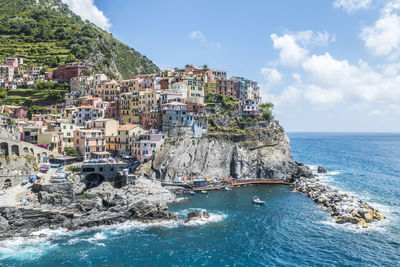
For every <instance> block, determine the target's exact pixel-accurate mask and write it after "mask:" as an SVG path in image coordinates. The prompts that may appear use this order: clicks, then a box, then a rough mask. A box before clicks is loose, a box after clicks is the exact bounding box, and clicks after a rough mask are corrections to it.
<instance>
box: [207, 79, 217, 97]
mask: <svg viewBox="0 0 400 267" xmlns="http://www.w3.org/2000/svg"><path fill="white" fill-rule="evenodd" d="M216 93H217V82H216V81H212V80H210V81H208V82H207V83H206V88H205V94H206V95H215V94H216Z"/></svg>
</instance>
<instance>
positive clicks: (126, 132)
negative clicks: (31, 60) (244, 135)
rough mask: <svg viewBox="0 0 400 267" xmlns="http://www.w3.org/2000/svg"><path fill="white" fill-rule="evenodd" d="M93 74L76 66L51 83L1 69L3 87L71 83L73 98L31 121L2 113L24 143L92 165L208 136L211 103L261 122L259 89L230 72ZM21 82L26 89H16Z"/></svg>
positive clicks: (27, 71)
mask: <svg viewBox="0 0 400 267" xmlns="http://www.w3.org/2000/svg"><path fill="white" fill-rule="evenodd" d="M91 73H93V68H92V66H90V65H87V64H84V63H70V64H64V65H61V66H59V67H58V68H56V69H54V70H53V71H52V72H48V73H46V75H43V72H42V70H41V67H38V66H27V65H24V63H23V59H21V58H6V59H4V61H3V62H2V64H1V65H0V82H1V84H2V85H9V84H14V85H16V86H17V87H18V84H23V83H24V82H28V81H32V80H34V79H37V80H44V79H47V80H50V81H54V82H69V85H70V90H69V92H68V93H67V94H65V95H64V96H63V98H64V103H60V104H57V105H53V106H52V107H51V108H49V109H47V110H44V111H41V113H40V114H30V115H29V118H30V119H28V118H27V117H28V109H27V108H26V107H22V106H10V105H3V106H1V107H0V112H1V113H3V114H8V116H9V117H11V118H13V119H14V120H15V123H16V125H17V126H18V128H19V130H20V139H21V140H24V141H27V142H31V143H33V144H37V145H40V146H42V147H45V148H48V149H51V150H53V151H55V152H59V153H63V151H64V149H65V148H66V147H69V148H71V147H73V148H74V149H75V150H76V151H77V152H78V154H79V155H80V156H81V157H82V159H84V160H90V159H92V158H107V157H109V156H110V155H112V156H116V157H120V156H127V157H133V158H135V159H137V160H138V161H146V160H148V159H150V158H151V157H153V155H154V154H155V153H156V152H157V150H158V149H160V148H161V147H162V145H163V144H164V140H165V138H166V137H167V135H169V136H177V135H180V134H183V133H188V134H191V135H192V136H193V137H194V138H200V137H202V136H203V134H204V133H205V132H206V131H207V108H206V107H207V103H206V101H205V98H206V97H207V96H210V95H223V96H227V97H233V98H236V99H238V100H239V105H238V109H239V111H240V114H241V115H242V116H252V117H254V116H258V115H259V111H258V104H259V102H260V89H259V87H258V86H257V83H256V82H254V81H251V80H248V79H246V78H242V77H236V76H235V77H231V78H228V76H227V72H226V71H223V70H213V69H208V68H199V67H196V66H192V65H186V66H185V67H184V68H182V69H179V68H174V69H168V70H164V71H162V72H160V73H157V74H146V75H141V74H140V75H136V76H134V77H132V78H131V79H125V80H121V81H117V80H113V79H108V77H107V76H106V75H104V74H91ZM19 78H22V79H23V80H22V83H18V82H16V79H19ZM5 83H7V84H5ZM25 86H26V83H25ZM8 88H9V89H10V90H12V88H13V87H8Z"/></svg>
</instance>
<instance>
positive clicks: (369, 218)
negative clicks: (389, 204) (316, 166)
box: [294, 177, 385, 228]
mask: <svg viewBox="0 0 400 267" xmlns="http://www.w3.org/2000/svg"><path fill="white" fill-rule="evenodd" d="M294 187H295V189H296V190H297V191H299V192H301V193H303V194H305V195H307V196H308V197H310V198H312V199H313V200H314V201H315V202H317V203H320V204H321V205H322V207H324V208H326V209H328V210H330V212H331V216H332V217H333V218H334V219H335V221H336V222H337V223H352V224H357V226H358V227H363V228H367V227H369V223H371V222H373V221H379V220H381V219H384V218H385V216H383V215H381V214H380V213H379V210H377V209H374V208H373V207H371V206H370V205H368V204H367V203H365V202H363V201H362V200H359V199H356V198H355V197H353V196H350V195H348V194H345V193H340V192H338V191H337V190H335V189H333V188H331V187H330V186H327V185H323V184H321V183H319V181H318V179H317V178H315V177H309V178H305V177H302V178H299V179H297V180H296V181H295V182H294Z"/></svg>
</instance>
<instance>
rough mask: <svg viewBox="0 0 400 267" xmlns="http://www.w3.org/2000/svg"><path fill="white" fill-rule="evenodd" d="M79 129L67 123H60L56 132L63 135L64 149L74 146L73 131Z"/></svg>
mask: <svg viewBox="0 0 400 267" xmlns="http://www.w3.org/2000/svg"><path fill="white" fill-rule="evenodd" d="M80 128H81V127H79V126H76V125H75V124H72V123H69V122H68V121H64V122H61V123H60V128H59V129H58V132H59V133H62V134H63V141H64V147H67V146H71V147H73V146H74V131H75V130H77V129H80Z"/></svg>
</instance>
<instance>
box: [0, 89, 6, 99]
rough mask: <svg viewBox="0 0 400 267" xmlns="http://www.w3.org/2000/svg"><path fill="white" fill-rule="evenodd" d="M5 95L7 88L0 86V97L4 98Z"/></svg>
mask: <svg viewBox="0 0 400 267" xmlns="http://www.w3.org/2000/svg"><path fill="white" fill-rule="evenodd" d="M6 97H7V89H6V88H4V87H0V99H6Z"/></svg>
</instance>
